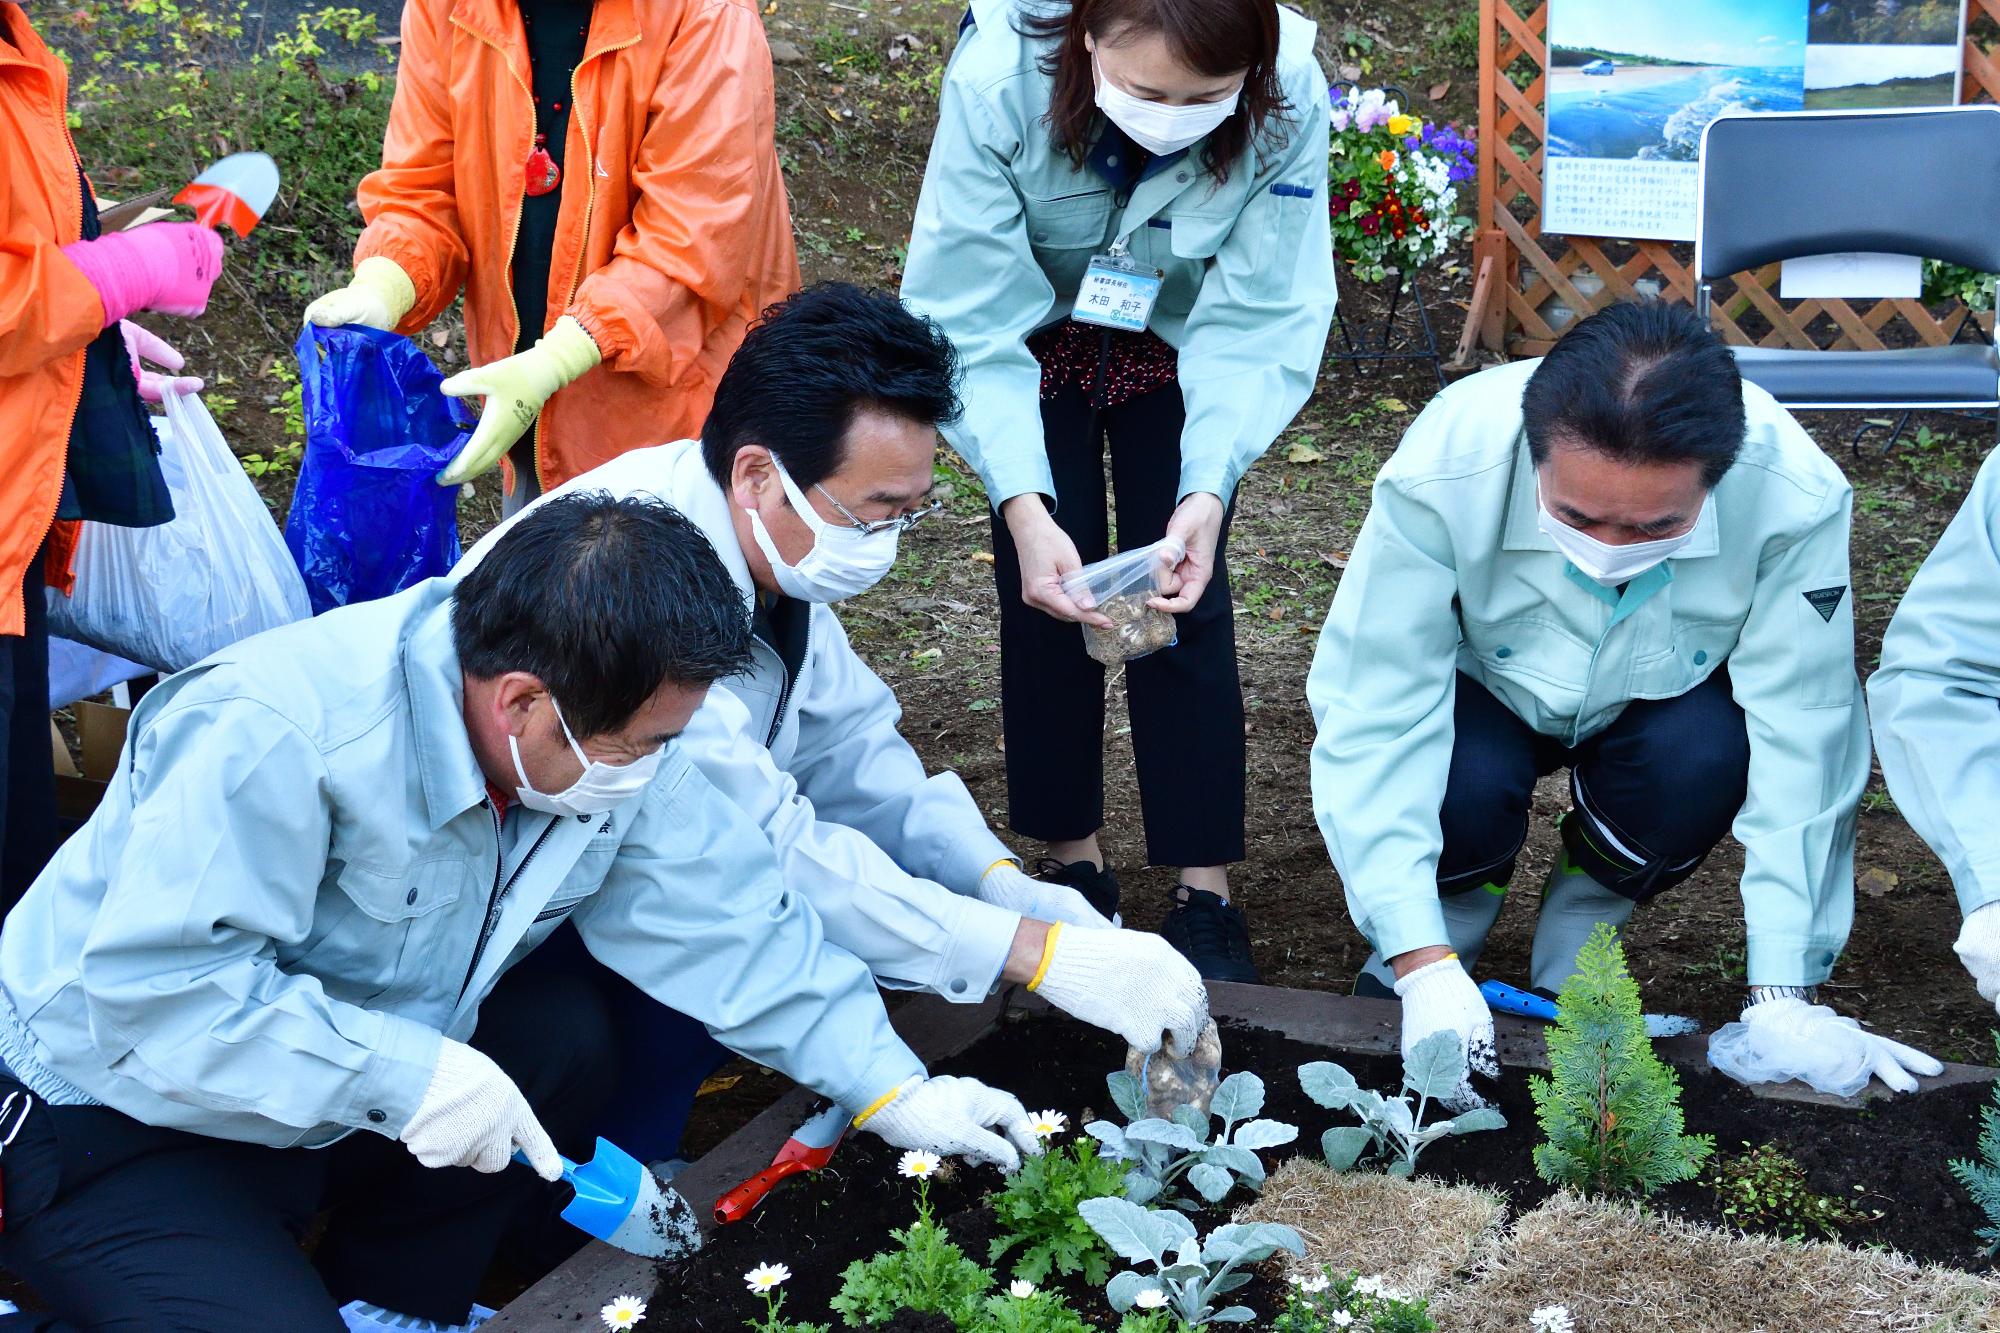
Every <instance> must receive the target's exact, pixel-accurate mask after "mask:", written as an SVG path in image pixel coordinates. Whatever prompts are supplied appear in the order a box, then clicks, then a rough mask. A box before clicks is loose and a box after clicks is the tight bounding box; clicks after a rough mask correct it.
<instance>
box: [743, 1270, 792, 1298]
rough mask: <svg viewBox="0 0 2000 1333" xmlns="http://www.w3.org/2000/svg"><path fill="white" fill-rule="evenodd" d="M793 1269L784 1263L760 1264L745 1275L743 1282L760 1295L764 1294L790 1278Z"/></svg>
mask: <svg viewBox="0 0 2000 1333" xmlns="http://www.w3.org/2000/svg"><path fill="white" fill-rule="evenodd" d="M791 1275H792V1270H791V1269H789V1268H787V1267H785V1266H784V1265H783V1264H758V1265H757V1266H756V1267H755V1268H753V1269H751V1270H750V1271H749V1272H747V1273H745V1274H744V1275H743V1283H744V1285H745V1286H747V1287H749V1288H750V1290H752V1291H754V1292H756V1293H757V1294H758V1295H760V1296H761V1295H763V1294H764V1293H765V1292H767V1291H769V1290H771V1288H773V1287H776V1286H781V1285H783V1283H784V1282H785V1281H786V1280H787V1279H788V1278H790V1277H791Z"/></svg>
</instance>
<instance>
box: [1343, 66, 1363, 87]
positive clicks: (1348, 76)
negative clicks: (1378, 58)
mask: <svg viewBox="0 0 2000 1333" xmlns="http://www.w3.org/2000/svg"><path fill="white" fill-rule="evenodd" d="M1338 73H1339V75H1340V81H1341V82H1342V83H1353V82H1354V81H1355V80H1356V79H1358V78H1360V77H1361V66H1359V65H1342V66H1341V67H1340V69H1339V71H1338Z"/></svg>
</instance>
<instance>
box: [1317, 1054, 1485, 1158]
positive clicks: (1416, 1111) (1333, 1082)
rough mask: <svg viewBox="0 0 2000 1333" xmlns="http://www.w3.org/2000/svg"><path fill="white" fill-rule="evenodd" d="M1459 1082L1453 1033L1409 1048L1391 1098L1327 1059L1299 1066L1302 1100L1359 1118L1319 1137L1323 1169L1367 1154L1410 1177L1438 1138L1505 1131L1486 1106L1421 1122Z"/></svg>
mask: <svg viewBox="0 0 2000 1333" xmlns="http://www.w3.org/2000/svg"><path fill="white" fill-rule="evenodd" d="M1464 1082H1465V1044H1464V1043H1463V1042H1461V1041H1460V1040H1459V1039H1458V1034H1457V1033H1456V1032H1433V1033H1432V1034H1431V1035H1430V1036H1428V1037H1425V1038H1424V1039H1423V1040H1422V1041H1420V1042H1418V1043H1417V1044H1416V1045H1415V1046H1414V1047H1412V1048H1411V1050H1410V1058H1409V1060H1408V1061H1406V1062H1405V1063H1404V1065H1403V1092H1402V1093H1401V1095H1399V1096H1395V1097H1385V1096H1383V1095H1382V1094H1381V1093H1379V1092H1373V1091H1370V1090H1369V1089H1367V1088H1364V1087H1362V1086H1361V1085H1360V1084H1359V1083H1358V1082H1356V1081H1355V1078H1354V1075H1352V1074H1350V1073H1348V1072H1347V1070H1345V1069H1343V1068H1342V1067H1341V1066H1339V1065H1337V1064H1334V1063H1333V1062H1332V1061H1330V1060H1315V1061H1313V1062H1312V1063H1310V1064H1305V1065H1300V1066H1299V1086H1300V1087H1302V1088H1304V1089H1305V1093H1306V1096H1308V1097H1310V1098H1312V1099H1313V1100H1314V1101H1316V1102H1318V1103H1319V1104H1320V1105H1321V1106H1325V1107H1330V1108H1332V1109H1333V1110H1336V1111H1352V1112H1353V1113H1354V1114H1355V1115H1356V1116H1359V1117H1360V1119H1361V1123H1360V1124H1359V1125H1336V1126H1335V1127H1334V1128H1332V1129H1329V1130H1328V1131H1327V1132H1326V1133H1325V1134H1323V1135H1321V1136H1320V1150H1321V1151H1322V1152H1324V1153H1325V1154H1326V1164H1327V1165H1328V1166H1330V1167H1332V1168H1333V1169H1334V1170H1336V1171H1346V1170H1348V1169H1350V1168H1352V1167H1353V1166H1354V1164H1355V1163H1356V1162H1357V1161H1359V1160H1360V1159H1361V1157H1362V1155H1363V1154H1364V1153H1366V1154H1369V1155H1371V1156H1373V1157H1376V1158H1380V1159H1383V1160H1385V1161H1386V1163H1387V1169H1388V1172H1389V1174H1390V1175H1392V1176H1410V1175H1414V1174H1416V1170H1417V1156H1418V1154H1420V1153H1422V1152H1423V1150H1424V1149H1425V1148H1427V1147H1429V1146H1430V1145H1431V1144H1433V1143H1435V1142H1437V1141H1438V1140H1439V1139H1442V1138H1447V1137H1449V1136H1450V1135H1453V1134H1471V1133H1474V1132H1476V1131H1478V1130H1482V1129H1505V1128H1507V1118H1506V1117H1505V1116H1503V1115H1501V1114H1500V1112H1499V1111H1497V1110H1495V1109H1494V1108H1492V1107H1490V1106H1479V1107H1474V1108H1473V1109H1472V1110H1470V1111H1465V1112H1462V1113H1460V1114H1459V1115H1457V1116H1456V1117H1454V1118H1452V1119H1450V1120H1439V1121H1436V1122H1434V1123H1432V1124H1428V1125H1427V1124H1425V1123H1424V1114H1425V1112H1427V1111H1428V1110H1429V1109H1430V1104H1431V1101H1432V1099H1434V1098H1437V1097H1442V1096H1445V1095H1446V1094H1448V1093H1450V1092H1452V1091H1453V1090H1454V1089H1457V1088H1459V1087H1462V1086H1463V1085H1464ZM1412 1099H1414V1105H1413V1104H1412Z"/></svg>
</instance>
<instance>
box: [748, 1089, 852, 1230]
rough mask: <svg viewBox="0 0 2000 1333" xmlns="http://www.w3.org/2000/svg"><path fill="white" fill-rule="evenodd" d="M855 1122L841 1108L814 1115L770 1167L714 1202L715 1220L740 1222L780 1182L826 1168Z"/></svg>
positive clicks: (830, 1107)
mask: <svg viewBox="0 0 2000 1333" xmlns="http://www.w3.org/2000/svg"><path fill="white" fill-rule="evenodd" d="M852 1121H853V1117H852V1116H851V1115H849V1114H848V1113H847V1109H846V1108H845V1107H840V1106H828V1107H826V1108H825V1109H824V1110H822V1111H820V1112H818V1113H817V1114H815V1115H814V1116H813V1117H812V1119H810V1120H808V1121H806V1122H805V1123H804V1124H803V1125H800V1126H799V1127H798V1128H797V1129H795V1130H793V1131H792V1136H791V1137H790V1138H788V1139H786V1140H785V1146H784V1147H782V1148H780V1149H778V1155H777V1156H776V1157H773V1158H772V1159H771V1164H770V1165H769V1166H767V1167H765V1168H764V1169H763V1170H762V1171H759V1172H758V1173H757V1174H756V1175H754V1176H752V1177H750V1179H748V1180H746V1181H744V1182H743V1183H742V1184H741V1185H738V1186H737V1187H736V1188H735V1189H733V1190H731V1191H729V1193H727V1194H725V1195H723V1196H722V1197H721V1198H719V1199H717V1200H716V1201H715V1220H716V1221H717V1222H720V1223H722V1224H723V1225H724V1226H727V1225H728V1224H729V1223H731V1222H741V1221H742V1220H743V1219H744V1218H746V1217H748V1216H750V1210H751V1209H753V1208H755V1207H756V1206H757V1205H758V1204H760V1203H762V1202H763V1201H764V1196H765V1195H766V1194H769V1193H770V1192H771V1188H772V1187H773V1186H774V1185H776V1184H777V1183H778V1182H779V1181H781V1180H784V1179H786V1178H787V1177H790V1176H795V1175H797V1174H799V1173H800V1172H801V1171H817V1170H819V1169H820V1168H821V1167H823V1166H825V1165H826V1164H827V1163H828V1162H829V1161H831V1160H832V1159H833V1150H834V1149H835V1148H837V1147H839V1146H840V1140H841V1138H842V1137H843V1136H844V1135H845V1134H846V1133H847V1127H848V1125H849V1124H850V1123H852Z"/></svg>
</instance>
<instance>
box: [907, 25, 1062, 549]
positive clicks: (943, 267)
mask: <svg viewBox="0 0 2000 1333" xmlns="http://www.w3.org/2000/svg"><path fill="white" fill-rule="evenodd" d="M956 68H957V65H956V62H954V65H953V67H952V68H951V69H948V70H947V71H946V73H945V80H944V90H943V92H942V94H941V96H940V97H939V100H938V127H937V135H936V137H935V138H934V139H933V140H932V142H931V155H930V160H929V162H928V163H927V164H926V165H925V167H924V183H923V189H922V190H921V191H920V192H919V194H918V195H917V215H916V220H915V221H914V223H913V224H912V225H911V229H910V251H909V261H908V267H907V269H906V270H905V272H904V275H903V293H902V294H903V299H904V300H905V301H907V302H909V304H910V306H911V307H912V308H913V309H915V310H917V311H919V312H921V313H923V314H925V315H928V316H930V317H931V318H932V319H934V320H936V321H937V322H938V324H939V325H940V326H942V327H943V329H944V330H945V332H946V333H948V334H950V335H951V340H952V342H953V344H954V345H955V346H956V347H957V348H958V354H959V358H960V362H961V364H963V365H964V367H965V383H964V386H963V389H962V392H961V397H962V399H963V401H964V404H965V412H964V414H963V415H962V416H961V417H960V418H959V420H958V421H956V422H954V423H952V424H951V425H948V426H946V427H945V428H944V436H945V439H946V440H948V441H950V443H951V446H952V448H954V449H956V450H958V452H959V455H960V456H961V457H963V458H964V459H965V461H966V462H967V463H968V464H970V465H971V467H972V469H973V471H975V472H977V473H978V474H979V479H980V481H981V482H983V483H984V484H985V486H986V498H987V500H988V502H989V503H991V504H992V506H993V507H994V508H995V509H998V508H999V507H1000V506H1001V505H1002V504H1005V503H1006V502H1007V501H1008V500H1011V499H1013V498H1014V497H1015V496H1017V495H1030V494H1039V495H1047V496H1051V497H1053V496H1054V495H1055V480H1054V477H1053V475H1052V474H1051V473H1050V471H1049V459H1048V450H1047V447H1046V444H1045V442H1044V440H1043V438H1042V414H1041V385H1042V368H1041V365H1040V363H1038V362H1037V361H1036V360H1035V356H1034V353H1032V352H1030V351H1029V350H1028V343H1027V339H1028V335H1029V334H1030V333H1033V332H1034V331H1035V328H1036V326H1037V325H1038V324H1039V323H1040V322H1042V321H1043V320H1044V319H1046V318H1047V315H1048V312H1049V311H1050V310H1051V308H1052V306H1053V303H1054V301H1055V288H1054V286H1052V285H1051V284H1050V282H1049V279H1048V276H1047V275H1046V274H1044V273H1043V272H1042V267H1041V265H1040V264H1038V263H1036V262H1035V259H1034V252H1033V250H1032V249H1031V248H1030V247H1029V244H1028V224H1027V217H1026V214H1025V213H1024V212H1023V211H1022V206H1021V198H1020V195H1019V193H1018V192H1017V191H1016V189H1015V187H1014V179H1013V175H1012V173H1011V172H1010V171H1009V169H1008V163H1009V161H1010V160H1011V159H1012V157H1013V155H1014V154H1015V153H1016V152H1018V151H1019V149H1020V143H1019V138H1018V136H1017V135H1016V134H1014V132H1013V131H1012V130H1010V129H1008V128H1006V125H1005V122H1004V121H1003V120H1002V118H1001V117H1000V116H998V115H996V114H995V112H994V109H993V107H992V106H991V105H990V104H989V103H988V102H987V100H986V98H985V97H984V96H983V95H982V94H981V93H980V92H979V90H978V89H976V88H974V87H972V86H971V83H970V81H969V80H968V79H965V78H963V77H954V72H955V70H956Z"/></svg>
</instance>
